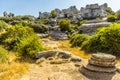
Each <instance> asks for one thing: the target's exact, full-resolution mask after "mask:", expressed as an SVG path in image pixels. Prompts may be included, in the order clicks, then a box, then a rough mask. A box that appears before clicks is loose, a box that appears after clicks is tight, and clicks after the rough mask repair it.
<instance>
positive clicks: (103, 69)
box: [83, 64, 117, 73]
mask: <svg viewBox="0 0 120 80" xmlns="http://www.w3.org/2000/svg"><path fill="white" fill-rule="evenodd" d="M83 67H84V68H85V69H87V70H90V71H94V72H103V73H113V72H115V71H116V70H117V69H116V67H111V68H106V67H98V66H94V65H91V64H87V65H84V66H83Z"/></svg>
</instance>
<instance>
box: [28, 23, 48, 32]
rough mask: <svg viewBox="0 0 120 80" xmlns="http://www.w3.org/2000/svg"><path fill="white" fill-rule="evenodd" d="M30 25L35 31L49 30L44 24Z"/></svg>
mask: <svg viewBox="0 0 120 80" xmlns="http://www.w3.org/2000/svg"><path fill="white" fill-rule="evenodd" d="M30 27H31V28H33V29H34V31H35V32H36V33H47V32H48V30H49V29H48V26H46V25H44V24H32V25H31V26H30Z"/></svg>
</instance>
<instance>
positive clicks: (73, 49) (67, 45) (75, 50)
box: [45, 40, 120, 65]
mask: <svg viewBox="0 0 120 80" xmlns="http://www.w3.org/2000/svg"><path fill="white" fill-rule="evenodd" d="M57 45H58V47H54V48H53V47H51V46H45V47H46V48H47V49H48V50H52V49H62V50H67V51H70V52H72V53H73V54H75V55H77V56H80V57H82V58H84V59H89V58H90V56H91V54H89V53H86V52H84V51H83V50H80V48H79V47H71V44H70V43H69V40H63V41H58V44H57ZM117 65H120V60H117Z"/></svg>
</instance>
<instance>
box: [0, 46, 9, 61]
mask: <svg viewBox="0 0 120 80" xmlns="http://www.w3.org/2000/svg"><path fill="white" fill-rule="evenodd" d="M7 54H8V51H7V50H5V49H4V48H2V47H0V63H4V62H6V61H7Z"/></svg>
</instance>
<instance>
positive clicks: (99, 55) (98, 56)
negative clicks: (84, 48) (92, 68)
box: [92, 53, 116, 61]
mask: <svg viewBox="0 0 120 80" xmlns="http://www.w3.org/2000/svg"><path fill="white" fill-rule="evenodd" d="M92 58H94V59H97V60H101V61H114V60H116V57H115V56H113V55H110V54H105V53H97V54H92Z"/></svg>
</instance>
